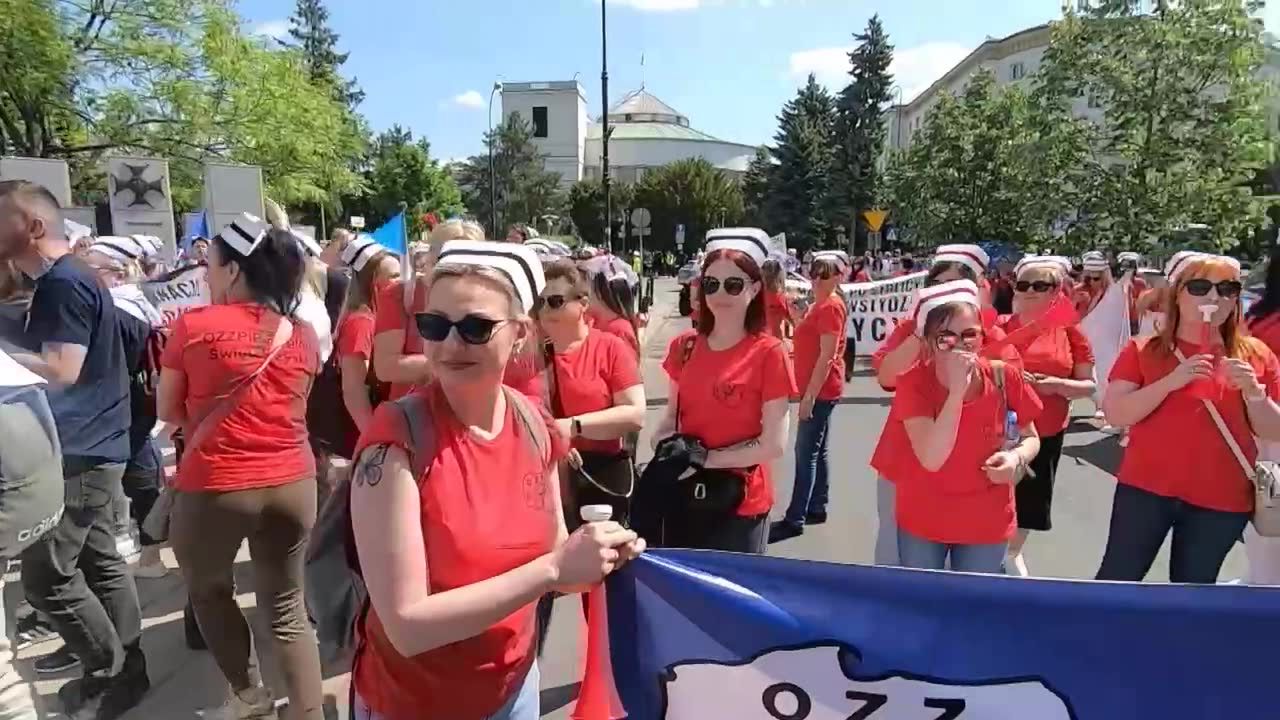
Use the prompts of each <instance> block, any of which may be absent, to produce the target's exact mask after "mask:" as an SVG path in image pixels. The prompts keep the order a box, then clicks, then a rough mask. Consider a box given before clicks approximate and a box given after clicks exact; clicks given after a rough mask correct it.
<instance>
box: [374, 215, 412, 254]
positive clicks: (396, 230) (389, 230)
mask: <svg viewBox="0 0 1280 720" xmlns="http://www.w3.org/2000/svg"><path fill="white" fill-rule="evenodd" d="M369 237H372V238H373V239H374V240H376V241H377V242H378V244H379V245H381V246H382V247H384V248H386V249H388V250H390V251H392V252H394V253H398V254H400V255H404V254H405V252H406V251H407V250H408V248H406V247H405V225H404V213H402V212H401V213H396V216H395V217H393V218H391V219H390V220H388V221H387V222H386V223H384V224H383V225H382V227H380V228H378V229H377V230H374V231H373V232H371V233H369Z"/></svg>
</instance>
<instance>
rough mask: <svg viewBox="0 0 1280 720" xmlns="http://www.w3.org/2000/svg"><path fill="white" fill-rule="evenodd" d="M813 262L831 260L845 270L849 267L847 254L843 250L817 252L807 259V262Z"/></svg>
mask: <svg viewBox="0 0 1280 720" xmlns="http://www.w3.org/2000/svg"><path fill="white" fill-rule="evenodd" d="M814 260H833V261H835V263H836V264H837V265H839V266H840V267H842V268H845V269H848V267H849V265H850V263H849V254H848V253H846V252H845V251H843V250H819V251H817V252H815V253H814V254H813V257H811V258H809V262H813V261H814Z"/></svg>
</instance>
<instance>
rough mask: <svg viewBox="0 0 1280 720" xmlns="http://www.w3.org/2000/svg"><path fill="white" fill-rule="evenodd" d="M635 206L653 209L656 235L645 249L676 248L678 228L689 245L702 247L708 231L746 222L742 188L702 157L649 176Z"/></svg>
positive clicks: (638, 187)
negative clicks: (683, 228)
mask: <svg viewBox="0 0 1280 720" xmlns="http://www.w3.org/2000/svg"><path fill="white" fill-rule="evenodd" d="M633 206H634V207H642V208H646V209H648V210H649V212H650V214H651V216H652V225H651V227H652V228H653V232H652V234H651V235H650V236H649V237H648V238H647V239H646V240H645V247H646V248H652V249H654V250H660V249H675V236H676V226H677V225H684V227H685V238H686V240H685V244H686V245H685V246H686V248H687V247H689V246H690V245H692V246H693V247H697V246H699V245H701V243H702V238H703V237H705V236H706V234H707V231H708V230H711V229H713V228H717V227H732V226H735V225H738V224H740V223H741V222H742V218H743V206H742V188H741V187H739V185H738V183H737V182H736V181H734V180H732V179H730V178H728V177H727V176H725V174H724V173H722V172H720V171H719V170H717V169H716V168H715V167H714V166H713V165H712V164H711V163H709V162H707V161H706V160H704V159H702V158H692V159H688V160H678V161H676V162H673V163H670V164H668V165H663V166H662V167H658V168H654V169H653V170H650V171H649V172H647V173H645V175H644V178H642V179H641V180H640V182H638V183H636V186H635V199H634V201H633Z"/></svg>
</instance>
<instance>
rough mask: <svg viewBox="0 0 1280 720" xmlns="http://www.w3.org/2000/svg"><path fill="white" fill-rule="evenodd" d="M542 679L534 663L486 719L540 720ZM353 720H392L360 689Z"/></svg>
mask: <svg viewBox="0 0 1280 720" xmlns="http://www.w3.org/2000/svg"><path fill="white" fill-rule="evenodd" d="M540 684H541V680H540V678H539V673H538V663H536V662H535V663H534V664H533V665H532V666H531V667H530V668H529V673H528V674H527V675H525V676H524V683H523V684H521V685H520V689H519V690H517V691H515V693H513V694H512V695H511V697H509V698H507V702H506V703H504V704H503V706H502V707H500V708H498V711H497V712H495V713H494V714H492V715H490V716H489V717H487V718H485V720H538V718H539V717H541V715H542V706H541V698H540V695H539V692H540V689H539V685H540ZM351 720H392V719H391V718H390V717H388V716H386V715H380V714H378V713H376V712H374V711H373V710H372V709H370V707H369V706H368V705H367V704H366V703H365V701H364V700H363V699H361V697H360V695H359V691H358V690H357V691H356V696H355V708H354V711H353V712H352V713H351ZM423 720H450V719H449V718H438V719H437V718H424V719H423Z"/></svg>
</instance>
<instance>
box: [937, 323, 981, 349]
mask: <svg viewBox="0 0 1280 720" xmlns="http://www.w3.org/2000/svg"><path fill="white" fill-rule="evenodd" d="M984 334H985V333H983V331H982V329H981V328H969V329H968V330H965V331H964V332H960V333H953V332H951V331H950V330H943V331H942V332H940V333H938V339H937V340H936V341H935V342H936V343H937V346H938V349H939V350H950V349H952V348H954V347H955V346H957V345H960V344H963V345H965V346H966V347H970V346H972V345H973V344H974V343H976V342H978V341H979V340H981V339H982V336H983V335H984Z"/></svg>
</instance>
